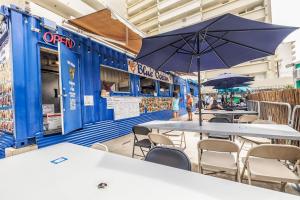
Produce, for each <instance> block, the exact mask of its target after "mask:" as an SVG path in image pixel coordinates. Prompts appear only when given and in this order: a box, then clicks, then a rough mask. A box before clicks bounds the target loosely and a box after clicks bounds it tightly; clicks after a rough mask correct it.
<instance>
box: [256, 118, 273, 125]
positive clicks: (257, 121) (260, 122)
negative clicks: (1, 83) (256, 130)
mask: <svg viewBox="0 0 300 200" xmlns="http://www.w3.org/2000/svg"><path fill="white" fill-rule="evenodd" d="M252 124H276V123H275V122H272V121H269V120H262V119H257V120H255V121H253V122H252Z"/></svg>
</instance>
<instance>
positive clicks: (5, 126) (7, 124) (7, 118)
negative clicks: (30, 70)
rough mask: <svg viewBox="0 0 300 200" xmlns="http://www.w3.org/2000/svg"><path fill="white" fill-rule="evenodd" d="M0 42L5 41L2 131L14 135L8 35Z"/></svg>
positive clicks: (1, 51)
mask: <svg viewBox="0 0 300 200" xmlns="http://www.w3.org/2000/svg"><path fill="white" fill-rule="evenodd" d="M0 39H1V38H0ZM0 41H3V42H2V43H1V44H0V45H1V46H0V131H3V132H8V133H13V131H14V114H13V106H12V68H11V64H10V46H9V38H8V36H7V34H6V36H5V38H2V39H1V40H0Z"/></svg>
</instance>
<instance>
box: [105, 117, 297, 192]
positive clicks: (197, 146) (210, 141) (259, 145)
mask: <svg viewBox="0 0 300 200" xmlns="http://www.w3.org/2000/svg"><path fill="white" fill-rule="evenodd" d="M251 116H252V115H251ZM185 117H186V116H183V117H180V119H178V120H179V121H177V122H178V123H180V122H182V121H183V122H184V121H185V120H186V118H185ZM240 118H241V119H242V120H244V119H245V118H247V117H242V116H241V117H240ZM250 118H251V120H252V122H249V121H247V122H244V123H247V124H249V123H251V124H257V125H268V124H270V122H269V121H266V120H257V116H256V120H253V119H254V118H252V117H250ZM196 120H197V118H196ZM208 123H209V122H208ZM240 123H241V122H240ZM148 124H150V123H148ZM172 124H174V120H172ZM236 124H237V125H238V123H236ZM271 124H274V123H271ZM146 126H147V123H146ZM137 127H139V128H141V126H139V125H138V126H135V127H134V130H136V128H137ZM174 127H175V126H174ZM164 131H165V130H162V129H161V130H157V129H152V130H150V131H149V133H148V134H147V135H139V136H138V138H139V139H141V140H145V139H149V141H150V142H151V148H150V150H149V152H150V155H149V154H148V153H149V152H148V153H147V152H146V153H145V156H144V155H143V153H142V151H141V150H140V149H138V150H136V151H135V153H136V154H137V156H136V155H135V156H134V158H136V159H142V160H145V161H150V162H154V163H158V164H162V165H167V166H172V167H175V168H180V169H185V170H189V168H188V167H187V168H186V167H182V165H184V166H188V164H187V163H189V162H190V163H191V170H192V171H193V172H196V173H201V174H204V175H207V176H213V177H218V178H221V179H227V180H230V181H235V182H241V183H244V184H250V185H254V186H258V187H263V188H268V189H272V190H278V191H284V192H287V193H292V194H296V195H299V192H298V191H297V190H296V188H297V185H293V184H299V183H300V182H299V180H300V176H299V174H298V171H299V167H300V165H299V164H300V163H299V162H300V153H299V152H300V148H299V147H296V146H292V145H289V144H274V143H273V142H272V140H271V139H267V138H265V137H246V136H238V135H235V137H234V139H232V140H230V139H229V138H224V139H223V138H222V139H221V138H218V139H216V138H211V137H209V134H208V132H205V133H203V136H202V139H200V137H199V135H200V134H199V132H191V131H186V132H185V133H184V134H185V137H186V140H187V141H186V145H187V146H186V148H185V149H182V148H180V146H175V145H174V142H173V141H172V139H175V140H176V137H175V138H172V137H166V136H165V135H164ZM222 131H224V132H225V131H226V130H225V129H224V130H222ZM261 131H264V128H262V129H261ZM173 132H174V133H176V132H178V133H182V131H181V130H180V131H173ZM283 134H284V133H283ZM133 137H135V136H133V135H131V136H126V137H123V138H120V139H117V140H115V141H109V142H107V143H106V144H107V145H108V146H113V147H114V149H113V150H112V151H113V152H115V153H118V154H121V155H124V156H128V157H131V156H132V155H131V145H132V144H133V143H132V139H131V138H133ZM273 141H274V140H273ZM271 143H273V144H271ZM152 151H153V152H155V153H152ZM173 151H175V152H177V153H174V152H173ZM161 152H163V153H161ZM172 152H173V153H174V154H176V155H174V158H173V156H172V155H173V153H172ZM180 152H181V153H180ZM177 154H181V156H180V155H177ZM148 155H149V156H148ZM166 155H167V156H166ZM187 160H188V161H187Z"/></svg>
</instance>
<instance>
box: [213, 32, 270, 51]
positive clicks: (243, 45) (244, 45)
mask: <svg viewBox="0 0 300 200" xmlns="http://www.w3.org/2000/svg"><path fill="white" fill-rule="evenodd" d="M207 35H208V36H210V37H214V38H220V39H221V40H224V41H226V42H230V43H233V44H237V45H239V46H242V47H246V48H249V49H253V50H256V51H260V52H263V53H265V54H268V55H273V53H270V52H268V51H265V50H262V49H258V48H255V47H252V46H249V45H246V44H241V43H239V42H235V41H232V40H228V39H226V38H221V37H219V36H215V35H211V34H207Z"/></svg>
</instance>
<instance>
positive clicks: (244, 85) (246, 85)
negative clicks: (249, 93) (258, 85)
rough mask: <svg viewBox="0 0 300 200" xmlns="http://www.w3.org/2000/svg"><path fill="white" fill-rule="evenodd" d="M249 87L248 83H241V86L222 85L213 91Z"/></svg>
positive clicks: (215, 87)
mask: <svg viewBox="0 0 300 200" xmlns="http://www.w3.org/2000/svg"><path fill="white" fill-rule="evenodd" d="M249 85H251V84H250V83H243V84H236V85H235V84H233V85H229V84H228V85H226V87H225V86H223V85H220V86H214V87H213V89H217V90H220V89H230V88H235V87H248V86H249Z"/></svg>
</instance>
